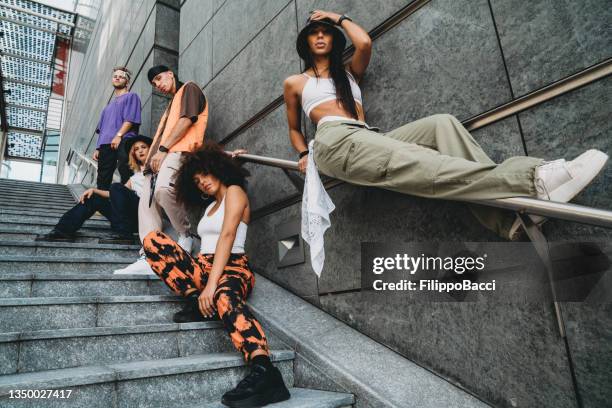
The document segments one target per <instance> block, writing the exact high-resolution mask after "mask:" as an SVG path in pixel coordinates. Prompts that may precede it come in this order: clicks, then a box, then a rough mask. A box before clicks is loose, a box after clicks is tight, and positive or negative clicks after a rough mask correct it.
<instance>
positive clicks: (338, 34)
mask: <svg viewBox="0 0 612 408" xmlns="http://www.w3.org/2000/svg"><path fill="white" fill-rule="evenodd" d="M318 25H322V26H325V27H329V28H330V29H331V32H332V34H333V36H334V39H333V47H334V48H336V47H337V48H340V50H341V51H344V48H345V47H346V38H345V37H344V34H343V33H342V31H340V29H339V28H338V26H336V24H334V22H333V21H331V20H329V19H327V18H325V19H323V20H316V21H313V20H311V19H310V17H308V20H306V25H305V26H304V27H303V28H302V29H301V30H300V33H299V34H298V36H297V41H296V42H295V48H296V50H297V53H298V55H299V56H300V58H302V59H303V60H304V61H306V59H307V58H308V54H310V49H309V48H308V39H307V37H308V31H309V30H310V29H311V28H312V27H316V26H318Z"/></svg>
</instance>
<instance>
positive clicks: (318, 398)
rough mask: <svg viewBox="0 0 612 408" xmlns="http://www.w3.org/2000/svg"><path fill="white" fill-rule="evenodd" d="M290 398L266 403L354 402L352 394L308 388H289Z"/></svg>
mask: <svg viewBox="0 0 612 408" xmlns="http://www.w3.org/2000/svg"><path fill="white" fill-rule="evenodd" d="M289 393H290V394H291V399H289V400H287V401H283V402H279V403H277V404H270V405H267V406H268V407H269V408H349V407H351V406H352V405H353V404H354V403H355V397H354V396H353V395H352V394H344V393H341V392H329V391H319V390H311V389H308V388H290V389H289ZM183 407H184V408H226V406H225V405H223V404H222V403H221V402H211V403H208V404H201V403H198V404H194V405H189V404H188V405H183Z"/></svg>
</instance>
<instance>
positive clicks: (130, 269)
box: [113, 255, 155, 275]
mask: <svg viewBox="0 0 612 408" xmlns="http://www.w3.org/2000/svg"><path fill="white" fill-rule="evenodd" d="M113 274H115V275H155V272H153V269H151V266H150V265H149V263H148V262H147V258H146V256H145V255H141V256H140V258H138V260H137V261H136V262H134V263H133V264H130V265H128V266H126V267H125V268H123V269H117V270H116V271H115V272H113Z"/></svg>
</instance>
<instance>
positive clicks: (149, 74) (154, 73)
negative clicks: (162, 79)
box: [147, 65, 171, 82]
mask: <svg viewBox="0 0 612 408" xmlns="http://www.w3.org/2000/svg"><path fill="white" fill-rule="evenodd" d="M166 71H171V69H170V68H168V67H167V66H165V65H156V66H154V67H153V68H150V69H149V72H147V78H149V82H153V78H155V77H156V76H157V75H159V74H161V73H162V72H166Z"/></svg>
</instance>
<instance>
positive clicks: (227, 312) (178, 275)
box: [143, 231, 270, 361]
mask: <svg viewBox="0 0 612 408" xmlns="http://www.w3.org/2000/svg"><path fill="white" fill-rule="evenodd" d="M143 246H144V250H145V253H146V255H147V262H149V264H150V265H151V268H152V269H153V271H154V272H155V273H156V274H157V275H158V276H159V277H160V278H161V279H162V280H163V281H164V282H165V283H166V285H168V286H169V287H170V289H172V290H173V291H174V292H175V293H176V294H178V295H181V296H185V295H186V294H187V293H190V292H193V289H196V290H197V291H198V293H200V292H201V291H202V290H204V287H206V283H207V282H208V276H209V274H210V271H211V269H212V265H213V259H214V255H213V254H199V255H198V258H197V259H194V258H193V257H192V256H191V255H190V254H188V253H187V251H185V250H184V249H183V248H181V247H180V246H179V245H178V244H177V243H176V242H174V241H173V240H172V238H170V237H169V236H168V235H166V234H164V233H163V232H158V231H154V232H151V233H149V234H148V235H147V236H146V237H145V239H144V240H143ZM254 284H255V276H254V275H253V273H252V272H251V270H250V269H249V264H248V259H247V257H246V255H243V254H242V255H241V254H231V255H230V258H229V260H228V261H227V265H226V266H225V269H224V271H223V274H222V275H221V277H220V278H219V282H218V283H217V291H216V292H215V296H214V302H215V305H216V308H217V312H218V313H219V317H220V318H221V321H223V325H224V326H225V329H226V330H227V332H228V333H229V336H230V338H231V339H232V343H234V346H235V347H236V348H237V349H238V350H239V351H240V352H242V354H243V355H244V358H245V360H246V361H250V359H251V355H252V354H253V352H255V351H257V350H262V351H264V352H265V353H266V354H267V355H269V354H270V352H269V349H268V342H267V340H266V336H265V334H264V332H263V329H262V328H261V325H260V324H259V322H258V321H257V319H255V317H254V316H253V314H252V313H251V311H250V310H249V307H248V306H247V305H246V303H245V300H246V298H247V297H248V295H249V294H250V293H251V290H252V289H253V285H254Z"/></svg>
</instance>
